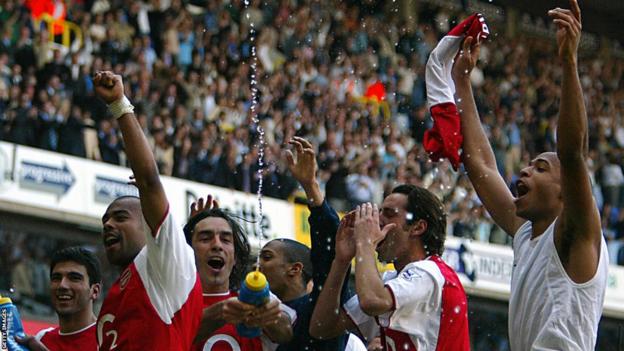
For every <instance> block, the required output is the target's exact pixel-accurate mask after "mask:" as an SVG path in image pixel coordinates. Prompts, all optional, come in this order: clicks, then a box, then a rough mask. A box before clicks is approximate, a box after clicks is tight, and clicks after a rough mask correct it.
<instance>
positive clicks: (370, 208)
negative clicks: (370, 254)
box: [353, 202, 396, 248]
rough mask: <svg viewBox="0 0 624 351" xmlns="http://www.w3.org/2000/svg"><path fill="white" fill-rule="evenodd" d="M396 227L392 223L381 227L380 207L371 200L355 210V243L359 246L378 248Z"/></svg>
mask: <svg viewBox="0 0 624 351" xmlns="http://www.w3.org/2000/svg"><path fill="white" fill-rule="evenodd" d="M395 227H396V224H394V223H390V224H387V225H386V226H384V227H383V229H381V228H380V227H379V208H378V207H377V205H373V204H371V203H370V202H367V203H365V204H362V205H360V206H358V207H357V209H356V210H355V223H354V225H353V230H354V233H355V235H354V236H355V245H356V248H357V247H364V246H371V245H372V247H373V248H377V244H379V243H380V242H381V241H382V240H383V239H384V238H385V237H386V235H387V234H388V232H390V231H391V230H392V229H394V228H395Z"/></svg>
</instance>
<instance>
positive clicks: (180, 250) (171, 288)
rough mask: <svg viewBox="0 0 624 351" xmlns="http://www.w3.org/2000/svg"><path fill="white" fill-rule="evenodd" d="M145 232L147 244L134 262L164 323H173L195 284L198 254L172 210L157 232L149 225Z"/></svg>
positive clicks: (145, 227)
mask: <svg viewBox="0 0 624 351" xmlns="http://www.w3.org/2000/svg"><path fill="white" fill-rule="evenodd" d="M144 231H145V237H146V240H147V244H146V245H145V246H144V247H143V249H141V252H139V254H138V255H137V257H136V258H135V260H134V264H135V267H136V270H137V272H138V273H139V276H140V278H141V281H142V282H143V285H144V286H145V291H146V293H147V296H148V298H149V300H150V302H151V303H152V306H153V307H154V310H155V311H156V313H157V314H158V316H159V317H160V319H161V320H162V321H163V322H165V323H166V324H171V321H172V319H173V316H174V315H175V314H176V312H178V311H179V310H180V308H182V305H184V303H185V302H186V301H187V299H188V296H189V293H190V292H191V290H193V287H194V286H195V283H196V280H197V270H196V268H195V254H194V253H193V249H192V248H191V247H190V246H188V244H187V243H186V239H185V238H184V233H183V232H182V228H180V227H179V226H178V225H177V224H176V222H175V220H174V218H173V215H172V214H171V213H170V212H169V210H167V213H166V216H165V217H164V220H163V222H162V223H161V225H160V226H159V227H158V228H156V230H154V232H155V233H156V235H152V234H151V233H152V231H151V230H150V229H149V227H148V226H147V225H145V226H144Z"/></svg>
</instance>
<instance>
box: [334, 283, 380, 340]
mask: <svg viewBox="0 0 624 351" xmlns="http://www.w3.org/2000/svg"><path fill="white" fill-rule="evenodd" d="M342 309H343V310H344V311H345V312H346V313H347V316H349V318H350V319H351V321H352V322H353V324H355V326H356V327H357V329H358V332H359V333H360V335H361V336H362V337H364V339H366V341H367V342H370V341H371V340H373V339H374V338H375V337H377V336H379V326H378V325H377V322H376V321H375V319H374V318H373V317H371V316H369V315H367V314H366V313H364V311H362V309H361V308H360V300H359V299H358V297H357V295H355V296H353V297H351V298H350V299H349V301H347V303H345V304H344V305H342Z"/></svg>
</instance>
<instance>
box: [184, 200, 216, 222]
mask: <svg viewBox="0 0 624 351" xmlns="http://www.w3.org/2000/svg"><path fill="white" fill-rule="evenodd" d="M213 208H219V203H218V202H217V200H216V199H214V198H213V197H212V195H210V194H208V195H207V196H206V201H205V202H204V198H203V197H200V198H199V199H197V201H194V202H193V203H192V204H191V215H190V217H189V218H192V217H195V215H196V214H198V213H200V212H203V211H209V210H211V209H213Z"/></svg>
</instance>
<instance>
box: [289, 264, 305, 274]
mask: <svg viewBox="0 0 624 351" xmlns="http://www.w3.org/2000/svg"><path fill="white" fill-rule="evenodd" d="M302 271H303V263H301V262H295V263H293V264H292V265H291V266H290V268H289V269H288V275H289V276H291V277H292V276H295V275H297V274H301V272H302Z"/></svg>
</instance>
